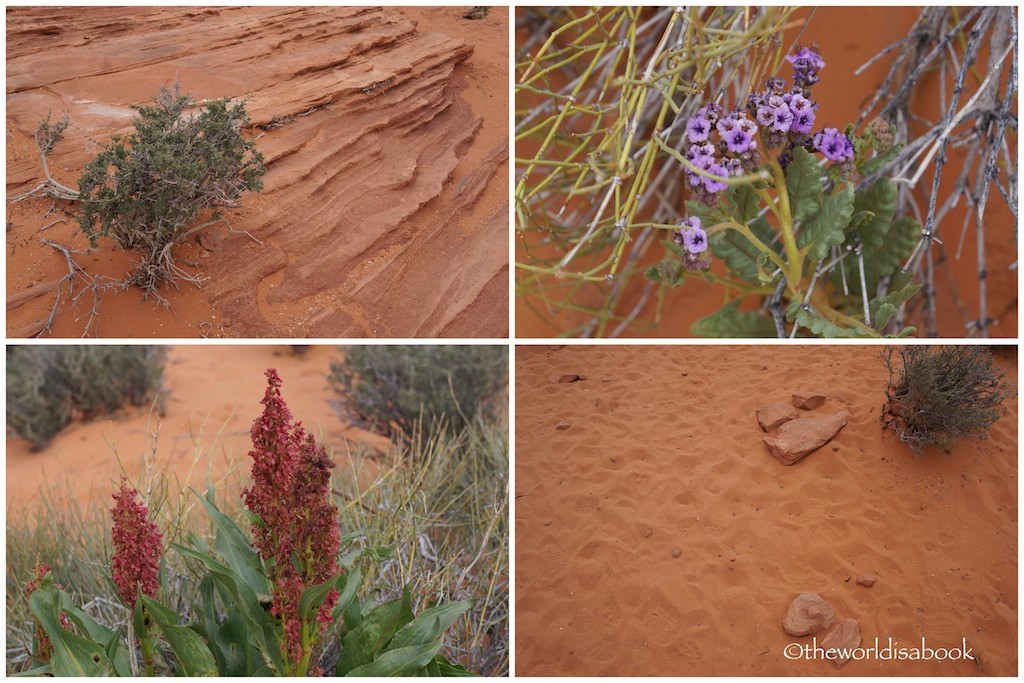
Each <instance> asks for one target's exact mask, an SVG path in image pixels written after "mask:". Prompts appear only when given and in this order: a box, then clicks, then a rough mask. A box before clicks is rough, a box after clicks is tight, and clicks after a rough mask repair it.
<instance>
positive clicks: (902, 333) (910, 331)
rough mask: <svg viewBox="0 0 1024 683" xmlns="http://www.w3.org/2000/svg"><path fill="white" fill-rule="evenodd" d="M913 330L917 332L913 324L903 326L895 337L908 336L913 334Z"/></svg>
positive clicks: (902, 337) (903, 337)
mask: <svg viewBox="0 0 1024 683" xmlns="http://www.w3.org/2000/svg"><path fill="white" fill-rule="evenodd" d="M915 332H917V328H916V327H914V326H913V325H910V326H908V327H904V328H903V329H902V330H900V333H899V334H897V335H896V338H897V339H905V338H907V337H909V336H910V335H912V334H914V333H915Z"/></svg>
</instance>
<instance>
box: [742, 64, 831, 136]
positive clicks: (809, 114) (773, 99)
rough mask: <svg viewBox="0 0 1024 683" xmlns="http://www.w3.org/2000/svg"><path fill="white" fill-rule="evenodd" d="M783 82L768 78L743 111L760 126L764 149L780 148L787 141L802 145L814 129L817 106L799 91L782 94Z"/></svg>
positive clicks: (795, 89) (779, 79) (783, 90)
mask: <svg viewBox="0 0 1024 683" xmlns="http://www.w3.org/2000/svg"><path fill="white" fill-rule="evenodd" d="M785 87H786V84H785V81H783V80H782V79H781V78H770V79H768V81H767V82H766V83H765V88H764V90H762V91H761V92H758V93H754V94H753V95H751V96H750V99H749V100H748V101H747V109H748V111H750V113H751V114H752V115H753V116H754V118H755V119H757V122H758V123H760V124H761V125H762V126H763V127H764V144H765V147H766V148H767V149H780V148H781V147H782V146H784V145H785V144H786V143H787V142H789V143H790V144H792V145H799V144H803V143H804V142H805V141H806V139H807V136H808V135H809V134H810V132H811V128H812V127H813V126H814V118H815V112H816V111H817V109H818V103H817V102H815V101H814V100H811V99H809V98H808V97H805V96H804V94H803V91H802V89H800V88H797V87H794V88H793V89H792V91H790V92H786V91H785Z"/></svg>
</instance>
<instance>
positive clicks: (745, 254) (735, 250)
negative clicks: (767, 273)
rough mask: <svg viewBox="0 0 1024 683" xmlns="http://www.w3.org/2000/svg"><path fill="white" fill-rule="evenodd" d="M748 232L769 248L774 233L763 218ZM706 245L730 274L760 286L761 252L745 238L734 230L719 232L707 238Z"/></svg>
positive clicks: (752, 225)
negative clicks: (758, 263) (758, 262)
mask: <svg viewBox="0 0 1024 683" xmlns="http://www.w3.org/2000/svg"><path fill="white" fill-rule="evenodd" d="M750 231H751V232H752V233H754V236H755V237H757V238H758V239H759V240H761V242H762V243H764V244H765V245H767V246H768V247H771V244H772V240H773V239H775V231H774V230H773V229H772V227H771V225H769V224H768V221H767V220H765V219H764V217H763V216H762V217H761V218H759V219H757V220H755V221H753V222H752V223H751V224H750ZM708 244H709V246H710V247H711V253H712V254H714V255H715V256H716V257H717V258H719V259H721V260H722V261H724V262H725V266H726V268H728V269H729V270H730V271H731V272H733V273H735V274H736V275H738V276H739V277H740V278H742V279H743V280H744V281H746V282H749V283H750V284H755V285H756V284H760V280H759V279H758V267H757V260H758V258H759V257H760V256H761V254H762V253H763V252H762V251H761V250H760V249H758V248H757V247H755V246H754V244H753V243H752V242H751V241H750V240H748V239H747V238H746V237H745V236H743V235H742V234H740V233H739V232H736V231H735V230H721V231H719V232H716V233H715V234H713V235H711V237H709V238H708Z"/></svg>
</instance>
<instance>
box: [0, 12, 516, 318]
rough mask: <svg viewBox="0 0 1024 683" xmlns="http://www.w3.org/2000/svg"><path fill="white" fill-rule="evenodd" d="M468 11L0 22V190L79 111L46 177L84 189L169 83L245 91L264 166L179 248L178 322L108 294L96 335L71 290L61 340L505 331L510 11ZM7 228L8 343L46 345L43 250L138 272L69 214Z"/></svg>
mask: <svg viewBox="0 0 1024 683" xmlns="http://www.w3.org/2000/svg"><path fill="white" fill-rule="evenodd" d="M467 9H469V8H468V7H462V8H458V7H410V8H374V7H363V8H344V7H342V8H338V7H333V8H328V7H291V8H271V7H262V8H252V7H240V8H134V9H131V10H130V12H128V13H126V10H124V9H123V8H121V9H110V8H106V9H104V8H70V9H66V8H65V9H61V10H59V11H58V10H54V9H52V8H50V9H47V10H45V11H41V10H38V9H25V8H21V9H13V10H9V11H8V13H7V31H8V49H7V60H8V61H7V64H8V69H7V73H8V79H7V91H6V92H7V119H6V125H7V148H6V159H7V178H6V182H7V194H8V196H14V195H16V194H19V193H21V192H24V191H26V190H28V189H29V188H31V187H33V186H34V185H36V184H37V183H38V182H39V181H40V180H42V177H43V174H42V170H41V167H40V163H39V158H38V153H37V151H36V147H35V143H34V141H33V137H32V136H33V133H34V132H35V130H36V126H37V125H38V123H39V121H40V120H42V119H43V118H45V117H46V115H47V113H51V114H52V115H53V118H54V121H56V120H59V119H60V115H61V112H62V111H65V110H67V111H69V112H70V125H69V127H68V129H67V131H66V132H65V140H64V141H63V142H61V143H60V144H59V145H57V147H56V148H55V150H54V152H53V154H51V155H50V157H49V163H50V168H51V171H52V173H53V174H54V176H55V177H56V178H57V180H59V181H60V182H62V183H64V184H66V185H69V186H71V187H77V181H78V177H79V176H80V174H81V172H82V169H83V167H84V165H85V164H86V163H87V162H88V161H89V160H91V158H92V157H93V156H94V155H95V154H96V153H98V152H99V150H100V145H101V144H103V143H104V142H105V141H106V140H108V139H109V137H110V136H111V135H112V134H114V133H118V132H120V133H127V132H128V131H129V129H130V123H131V120H132V117H133V116H134V113H133V112H132V110H131V109H130V108H129V105H131V104H147V103H148V101H149V100H148V98H149V97H150V96H152V95H153V94H154V92H155V91H156V89H157V87H158V86H159V85H160V84H170V83H172V82H173V81H174V79H175V78H179V79H180V80H181V82H182V88H183V90H185V91H186V92H191V93H193V94H194V95H195V97H196V98H197V99H203V98H210V99H215V98H220V97H238V98H241V97H250V98H251V99H250V101H249V103H248V105H247V111H248V112H249V114H250V117H251V119H252V121H251V123H252V125H251V128H250V130H249V131H248V134H249V135H250V136H251V137H253V138H256V139H257V146H258V148H259V149H260V151H261V152H262V153H263V154H264V155H265V157H266V160H267V167H268V173H267V175H266V176H265V177H264V189H263V191H262V192H261V193H259V194H257V195H252V194H247V195H245V196H243V198H242V204H243V208H241V209H237V210H230V211H227V212H226V214H225V215H226V218H227V221H228V222H229V223H219V224H217V225H214V226H211V227H210V228H207V229H206V230H204V231H203V232H202V233H200V234H199V235H196V236H193V237H191V238H189V240H187V241H186V242H185V243H184V244H181V245H179V246H177V247H175V251H174V254H175V259H176V261H177V262H178V264H179V265H181V266H182V267H184V268H185V269H186V270H187V271H189V272H191V273H198V274H200V275H202V276H204V277H207V278H209V279H208V280H207V281H206V282H205V283H204V286H203V289H202V290H199V289H197V288H196V287H195V286H193V285H191V284H186V283H182V286H181V288H180V290H175V289H173V288H169V287H168V288H165V291H164V292H163V293H164V295H165V296H167V297H168V299H169V301H170V308H162V307H160V306H159V305H156V304H155V303H154V302H152V301H147V302H143V301H142V296H141V292H140V291H138V290H135V289H133V290H129V291H126V292H117V291H114V290H110V291H106V292H104V293H103V296H102V298H101V300H100V303H99V315H98V317H96V319H95V320H94V321H93V323H92V325H91V327H87V325H88V324H89V321H90V315H89V314H90V311H91V310H92V308H93V299H92V296H91V295H89V294H87V295H86V296H85V297H83V298H82V299H81V300H80V301H78V302H77V304H76V305H74V306H72V305H69V298H70V297H69V296H68V292H67V288H66V285H65V286H64V292H63V294H64V296H63V297H62V299H61V302H62V303H61V308H60V312H59V314H58V316H57V319H56V322H55V324H54V326H53V330H52V336H57V337H79V336H82V335H83V334H85V333H88V334H89V335H90V336H99V337H108V338H109V337H193V338H196V337H201V336H202V337H262V338H294V337H321V338H331V337H414V336H422V337H505V336H507V335H508V247H507V245H508V149H509V144H508V127H507V121H508V95H507V87H508V86H507V84H508V47H507V46H508V8H505V7H496V8H491V10H490V12H489V13H488V14H487V15H486V16H484V17H483V18H481V19H478V20H468V19H464V18H462V17H461V15H462V14H463V13H464V12H465V11H466V10H467ZM381 83H385V84H386V85H385V86H381V87H376V86H377V85H378V84H381ZM282 121H283V125H280V126H278V125H277V123H278V122H282ZM260 126H264V127H263V128H261V127H260ZM7 221H8V223H7V233H6V234H7V245H6V249H5V252H6V264H7V265H6V267H7V271H6V272H7V274H6V279H7V297H8V302H7V308H8V312H7V333H8V336H9V337H29V336H33V335H36V334H38V333H39V332H40V331H41V330H42V329H43V327H44V326H45V324H46V321H47V319H48V317H49V315H50V312H51V310H52V308H53V305H54V301H55V298H56V292H55V288H56V286H57V283H58V282H59V280H60V278H61V277H63V276H65V275H66V274H67V272H68V267H67V264H66V261H65V258H64V256H63V255H62V254H61V253H60V252H58V251H56V250H54V249H53V248H51V247H49V246H46V245H44V244H42V243H41V242H40V241H39V240H40V238H45V239H48V240H51V241H53V242H56V243H58V244H61V245H64V246H66V247H68V248H70V249H72V250H73V251H75V252H76V253H75V254H74V258H75V260H76V261H77V262H78V263H79V264H80V265H81V266H82V267H83V268H85V269H86V271H87V272H88V273H89V274H90V275H92V276H97V277H107V278H114V279H120V278H122V277H123V275H124V274H125V272H126V271H128V270H129V268H130V262H131V260H132V259H131V258H130V257H129V255H128V254H126V253H125V252H122V251H120V250H119V249H118V248H117V247H116V245H114V244H113V243H112V242H111V241H110V240H106V239H103V240H101V241H100V245H99V248H98V249H90V248H89V245H88V241H87V240H86V239H85V238H84V237H83V236H82V235H80V234H79V233H78V227H77V222H76V220H75V217H74V215H73V213H72V212H71V211H69V210H68V202H63V201H59V202H53V201H51V200H49V199H45V198H38V199H32V200H28V201H25V202H22V203H19V204H12V205H10V206H9V210H8V217H7ZM228 225H230V229H229V227H228ZM232 230H233V231H234V232H232ZM242 231H247V232H248V233H250V234H251V235H252V236H254V237H255V238H256V239H258V240H259V243H257V242H255V241H253V240H252V239H250V238H249V237H248V236H247V235H245V234H244V233H243V232H242ZM200 237H202V239H199V238H200ZM79 291H81V283H79V284H78V287H76V289H75V293H78V292H79Z"/></svg>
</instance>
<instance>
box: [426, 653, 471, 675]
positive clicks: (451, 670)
mask: <svg viewBox="0 0 1024 683" xmlns="http://www.w3.org/2000/svg"><path fill="white" fill-rule="evenodd" d="M431 666H432V669H433V671H436V672H437V673H436V674H435V673H431V674H430V675H432V676H435V675H436V676H473V677H476V674H474V673H470V672H469V671H467V670H466V667H464V666H462V665H461V664H453V663H451V662H449V661H448V660H447V659H445V658H444V657H442V656H441V655H436V656H435V657H434V661H433V662H431Z"/></svg>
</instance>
